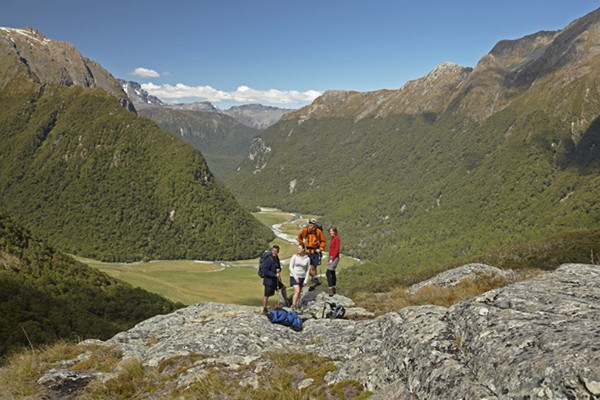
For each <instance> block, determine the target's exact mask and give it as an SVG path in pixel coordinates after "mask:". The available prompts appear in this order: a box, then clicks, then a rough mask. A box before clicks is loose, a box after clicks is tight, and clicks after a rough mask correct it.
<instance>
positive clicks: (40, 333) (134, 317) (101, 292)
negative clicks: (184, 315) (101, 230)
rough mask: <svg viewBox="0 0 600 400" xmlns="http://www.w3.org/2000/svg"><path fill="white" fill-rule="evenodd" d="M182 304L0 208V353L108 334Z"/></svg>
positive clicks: (172, 309) (106, 335)
mask: <svg viewBox="0 0 600 400" xmlns="http://www.w3.org/2000/svg"><path fill="white" fill-rule="evenodd" d="M182 306H183V305H182V304H174V303H172V302H170V301H168V300H166V299H164V298H162V297H160V296H159V295H156V294H152V293H148V292H146V291H144V290H142V289H139V288H133V287H131V286H130V285H128V284H126V283H123V282H120V281H117V280H116V279H114V278H111V277H109V276H108V275H106V274H104V273H102V272H99V271H97V270H95V269H93V268H89V267H88V266H86V265H84V264H81V263H79V262H77V261H75V260H73V258H71V257H69V256H68V255H65V254H63V253H61V252H59V251H56V250H55V249H54V248H53V247H51V246H49V245H48V244H47V243H45V242H44V241H43V240H40V239H37V238H36V237H34V236H32V234H31V233H30V232H29V231H27V230H26V229H24V228H22V227H20V226H19V225H18V224H17V223H16V222H15V221H14V220H13V219H11V218H9V217H8V216H6V215H3V214H0V337H1V338H2V340H1V341H0V357H2V356H5V355H6V354H7V353H8V352H10V351H13V350H17V349H18V348H21V347H23V346H29V345H32V346H36V347H37V346H39V345H42V344H48V343H52V342H54V341H56V340H58V339H83V338H85V339H89V338H98V339H108V338H110V337H112V336H113V335H115V334H116V333H118V332H121V331H124V330H127V329H129V328H131V327H132V326H134V325H135V324H136V323H138V322H140V321H143V320H145V319H147V318H150V317H152V316H154V315H157V314H166V313H169V312H172V311H174V310H176V309H177V308H179V307H182Z"/></svg>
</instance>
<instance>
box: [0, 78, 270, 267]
mask: <svg viewBox="0 0 600 400" xmlns="http://www.w3.org/2000/svg"><path fill="white" fill-rule="evenodd" d="M4 92H5V93H8V94H7V95H6V96H4V95H3V96H2V97H0V204H1V205H2V206H1V207H2V208H3V211H4V212H6V213H8V214H9V215H11V216H13V217H14V218H16V219H17V220H18V221H19V223H21V224H22V225H23V226H25V227H27V228H28V229H30V230H31V231H33V232H35V233H36V234H39V235H40V237H43V238H45V239H47V240H48V241H49V243H50V244H52V245H54V246H55V247H56V248H57V249H60V250H61V251H64V252H67V253H73V254H78V255H82V256H86V257H90V258H95V259H100V260H104V261H133V260H140V259H144V258H149V259H207V260H216V259H221V260H223V259H229V260H232V259H243V258H251V257H253V256H256V255H258V253H259V252H260V249H262V248H264V247H265V246H266V245H267V244H268V243H269V241H270V240H271V239H272V238H273V234H272V232H271V231H270V230H269V229H268V228H266V227H265V226H263V225H262V224H260V223H259V222H258V221H257V220H256V219H255V218H254V217H253V216H252V215H251V214H250V213H248V212H247V211H246V210H244V209H242V208H241V207H240V206H239V204H238V203H237V201H236V199H235V198H234V197H233V195H232V194H231V193H230V192H229V191H228V190H227V189H226V188H224V187H223V185H221V183H220V182H219V181H218V180H217V179H215V177H214V176H213V174H212V173H211V171H210V170H209V168H208V167H207V165H206V162H205V160H204V158H203V156H202V154H201V153H200V152H199V151H198V150H195V149H194V148H193V147H192V146H190V145H189V144H187V143H184V142H183V141H181V140H178V139H176V138H174V137H173V136H172V135H171V134H169V133H167V132H165V131H163V130H161V129H159V128H158V127H157V126H156V124H155V123H154V122H152V121H150V120H149V119H146V118H143V117H139V116H137V115H136V114H135V113H132V112H130V111H128V110H127V109H125V108H123V107H122V106H121V104H120V103H119V101H118V100H117V99H116V98H114V97H113V96H111V95H110V94H108V93H107V92H105V91H103V90H101V89H84V88H80V87H69V88H65V87H60V86H55V85H43V86H38V85H36V84H33V83H30V84H23V83H19V82H15V81H11V82H10V83H9V84H8V86H6V87H5V88H4Z"/></svg>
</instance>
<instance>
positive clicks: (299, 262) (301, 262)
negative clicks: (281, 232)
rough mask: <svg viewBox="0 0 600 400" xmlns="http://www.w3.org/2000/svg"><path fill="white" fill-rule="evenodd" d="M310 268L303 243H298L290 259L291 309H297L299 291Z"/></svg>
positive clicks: (300, 291)
mask: <svg viewBox="0 0 600 400" xmlns="http://www.w3.org/2000/svg"><path fill="white" fill-rule="evenodd" d="M309 268H310V258H308V256H307V255H306V248H305V247H304V244H299V245H298V249H297V250H296V254H294V255H293V256H292V258H291V259H290V285H291V286H292V287H293V288H294V297H293V298H292V310H294V311H297V310H298V303H299V302H300V293H302V287H303V286H304V280H305V279H306V275H307V274H308V269H309Z"/></svg>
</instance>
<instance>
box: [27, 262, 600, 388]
mask: <svg viewBox="0 0 600 400" xmlns="http://www.w3.org/2000/svg"><path fill="white" fill-rule="evenodd" d="M311 293H312V294H311V296H310V298H308V297H309V296H305V298H304V301H305V306H306V310H307V311H306V312H305V314H304V315H305V317H307V318H308V319H307V320H306V321H305V322H304V328H303V330H302V331H301V332H294V331H293V330H291V329H290V328H287V327H285V326H282V325H275V324H271V323H270V322H269V321H268V319H267V318H266V317H264V316H262V315H260V314H257V313H256V308H254V307H247V306H235V305H223V304H215V303H198V304H195V305H192V306H189V307H187V308H185V309H180V310H178V311H176V312H174V313H172V314H169V315H163V316H157V317H154V318H152V319H149V320H147V321H144V322H142V323H140V324H138V325H137V326H136V327H134V328H133V329H131V330H129V331H127V332H122V333H120V334H118V335H116V336H115V337H113V338H112V339H110V340H108V341H106V342H96V343H97V344H100V345H102V346H116V348H118V349H119V350H121V351H122V352H123V355H124V357H125V358H132V357H133V358H138V359H140V360H141V362H142V364H143V365H145V366H147V367H148V368H152V367H156V366H159V365H165V363H168V360H175V359H177V358H181V357H185V356H189V355H190V354H201V355H203V357H202V359H201V360H198V361H195V362H192V363H191V365H187V367H186V368H183V369H181V370H180V371H179V372H178V374H177V375H176V376H175V377H174V378H173V380H175V382H173V381H171V382H169V384H170V385H173V386H176V387H178V388H180V390H185V388H186V387H189V386H190V385H193V384H194V382H197V381H198V380H200V379H202V378H203V377H205V376H206V374H207V373H208V371H213V372H214V371H215V368H216V370H217V371H221V372H224V373H227V374H228V376H229V379H231V381H232V382H239V384H240V385H242V386H254V387H258V386H259V378H258V376H260V375H261V373H264V370H265V368H267V367H268V361H267V358H266V357H267V356H266V355H267V354H269V353H276V354H277V353H281V354H286V353H303V354H306V353H314V354H317V355H319V356H321V357H327V358H329V359H331V360H333V363H334V364H335V368H332V370H330V372H328V373H327V374H326V375H325V382H326V383H327V384H329V385H334V384H336V383H338V382H342V381H347V380H355V381H357V382H359V383H360V384H361V385H362V387H363V390H369V391H371V392H372V393H373V396H372V397H371V398H373V399H390V398H397V399H405V398H406V399H409V398H410V399H413V398H418V399H458V398H466V399H473V398H478V399H481V398H486V399H513V398H530V399H537V398H554V399H592V398H598V397H597V396H600V349H599V347H598V346H599V343H600V325H599V324H598V321H600V268H599V267H598V266H594V265H582V264H566V265H563V266H561V267H560V268H559V269H558V270H556V271H554V272H551V273H546V274H544V275H541V276H538V277H537V278H534V279H532V280H529V281H523V282H519V283H515V284H512V285H509V286H506V287H504V288H501V289H497V290H494V291H490V292H488V293H485V294H483V295H481V296H478V297H476V298H474V299H471V300H468V301H465V302H463V303H460V304H457V305H455V306H452V307H450V308H448V309H447V308H443V307H438V306H418V307H408V308H405V309H401V310H399V311H397V312H392V313H388V314H386V315H383V316H380V317H378V318H375V319H361V318H364V313H361V310H359V309H353V308H352V302H351V301H350V300H349V299H346V298H343V297H342V296H338V295H336V296H335V297H334V298H333V301H337V302H340V303H343V304H346V306H347V308H348V312H347V314H346V317H347V318H350V319H344V320H329V319H321V318H320V317H321V315H320V313H319V312H317V310H318V309H319V308H320V307H321V306H322V304H324V302H325V301H329V299H330V298H328V297H325V295H324V294H322V293H319V294H315V292H311ZM311 310H312V311H311ZM361 315H362V316H363V317H361V318H358V319H352V318H353V317H354V316H361ZM65 365H67V364H65ZM112 374H116V371H113V372H112ZM100 376H101V377H103V379H109V378H110V374H109V375H108V376H107V374H106V373H102V374H100V373H97V374H96V375H94V373H93V372H90V371H83V372H81V371H80V372H73V371H68V370H67V369H64V370H62V371H61V370H53V371H51V372H50V373H48V374H47V375H46V376H45V377H44V378H42V379H41V380H40V381H39V382H40V383H42V384H44V385H45V386H47V387H50V386H54V387H57V386H60V382H61V380H64V379H66V377H70V378H69V379H72V380H73V379H75V380H76V379H78V377H80V378H81V379H91V378H94V377H100ZM303 378H304V377H297V381H293V382H292V385H293V387H294V388H298V387H300V388H304V389H305V390H309V389H310V385H311V384H313V385H314V384H316V382H312V381H311V380H310V379H308V380H307V379H303ZM261 379H262V378H261ZM260 382H264V381H262V380H261V381H260ZM166 385H167V384H166V383H165V386H166ZM163 394H164V392H163Z"/></svg>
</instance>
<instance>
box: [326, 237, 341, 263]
mask: <svg viewBox="0 0 600 400" xmlns="http://www.w3.org/2000/svg"><path fill="white" fill-rule="evenodd" d="M339 256H340V238H339V237H338V236H334V237H332V238H331V243H330V244H329V259H330V260H331V261H333V260H335V259H336V258H338V257H339Z"/></svg>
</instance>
